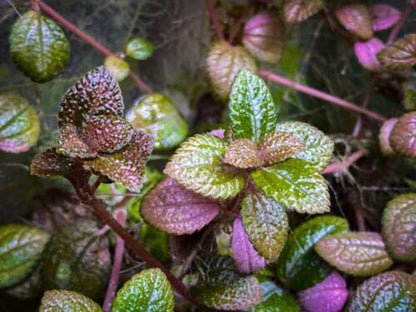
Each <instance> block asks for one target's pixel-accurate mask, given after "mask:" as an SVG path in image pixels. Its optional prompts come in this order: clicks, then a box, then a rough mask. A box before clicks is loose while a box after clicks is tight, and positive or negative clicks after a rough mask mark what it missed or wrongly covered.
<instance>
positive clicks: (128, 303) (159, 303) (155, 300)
mask: <svg viewBox="0 0 416 312" xmlns="http://www.w3.org/2000/svg"><path fill="white" fill-rule="evenodd" d="M174 306H175V301H174V300H173V291H172V287H171V286H170V284H169V281H168V279H167V278H166V275H165V274H164V273H163V272H162V271H161V270H160V269H148V270H143V271H141V272H140V273H139V274H136V275H134V276H133V277H132V278H131V279H130V280H129V281H127V282H126V283H125V284H124V285H123V287H122V288H121V289H120V290H119V291H118V292H117V295H116V297H115V298H114V301H113V307H112V309H111V312H127V311H128V312H159V311H166V312H169V311H172V312H173V308H174Z"/></svg>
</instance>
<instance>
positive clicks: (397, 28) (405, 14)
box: [386, 4, 413, 45]
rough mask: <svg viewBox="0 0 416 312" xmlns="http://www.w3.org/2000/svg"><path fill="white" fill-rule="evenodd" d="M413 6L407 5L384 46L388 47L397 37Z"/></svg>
mask: <svg viewBox="0 0 416 312" xmlns="http://www.w3.org/2000/svg"><path fill="white" fill-rule="evenodd" d="M412 9H413V5H412V4H408V5H407V7H406V9H405V10H404V11H403V12H402V15H401V16H400V19H399V20H398V21H397V23H396V25H394V28H393V29H392V31H391V32H390V35H389V38H388V39H387V42H386V45H389V44H391V43H393V41H394V40H395V39H396V37H397V35H398V34H399V31H400V29H401V28H402V26H403V24H404V22H405V21H406V20H407V18H408V17H409V15H410V13H411V12H412Z"/></svg>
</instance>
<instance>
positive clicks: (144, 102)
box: [126, 93, 188, 150]
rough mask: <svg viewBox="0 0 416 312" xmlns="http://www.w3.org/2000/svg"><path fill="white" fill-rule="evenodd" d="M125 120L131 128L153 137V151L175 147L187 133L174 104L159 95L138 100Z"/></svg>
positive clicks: (184, 123)
mask: <svg viewBox="0 0 416 312" xmlns="http://www.w3.org/2000/svg"><path fill="white" fill-rule="evenodd" d="M126 119H127V120H128V121H129V122H130V124H131V125H132V126H133V128H135V129H142V130H144V131H146V132H147V133H148V134H150V135H151V136H152V137H153V141H154V148H155V150H165V149H171V148H172V147H175V146H177V145H178V144H179V143H181V142H182V141H183V140H184V139H185V137H186V135H187V133H188V124H187V123H186V120H185V119H184V118H183V117H182V115H181V114H180V112H179V110H178V109H177V107H176V106H175V104H173V103H172V101H171V100H170V99H169V98H167V97H166V96H164V95H162V94H159V93H153V94H147V95H145V96H143V97H141V98H139V99H138V100H137V101H136V102H135V103H134V105H133V107H132V108H131V110H130V111H129V112H128V114H127V116H126Z"/></svg>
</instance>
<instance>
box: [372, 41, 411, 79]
mask: <svg viewBox="0 0 416 312" xmlns="http://www.w3.org/2000/svg"><path fill="white" fill-rule="evenodd" d="M377 58H378V60H379V61H380V63H381V65H382V66H383V67H384V68H385V69H388V70H393V71H398V70H405V69H407V68H410V67H412V66H413V65H415V64H416V34H409V35H407V36H405V37H403V38H401V39H399V40H397V41H396V42H394V43H393V44H391V45H388V46H387V47H386V48H385V49H383V50H382V51H380V52H379V53H378V54H377Z"/></svg>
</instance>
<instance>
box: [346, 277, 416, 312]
mask: <svg viewBox="0 0 416 312" xmlns="http://www.w3.org/2000/svg"><path fill="white" fill-rule="evenodd" d="M415 307H416V279H415V278H414V277H412V276H411V275H410V274H406V273H403V272H396V271H393V272H386V273H383V274H379V275H377V276H374V277H372V278H370V279H369V280H367V281H365V282H364V283H363V284H362V285H361V286H359V287H358V289H357V291H356V292H355V294H354V296H353V297H352V299H351V303H350V305H349V308H348V312H362V311H369V312H370V311H371V312H372V311H374V312H376V311H377V312H393V311H394V312H396V311H397V312H399V311H403V312H404V311H406V312H412V311H413V312H414V311H415Z"/></svg>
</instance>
